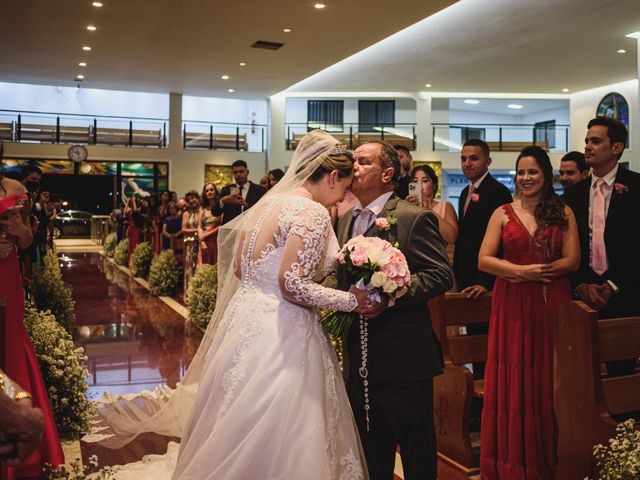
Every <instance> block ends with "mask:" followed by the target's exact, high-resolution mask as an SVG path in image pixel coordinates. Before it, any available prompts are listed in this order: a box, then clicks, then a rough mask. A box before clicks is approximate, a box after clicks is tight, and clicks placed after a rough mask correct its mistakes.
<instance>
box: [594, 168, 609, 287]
mask: <svg viewBox="0 0 640 480" xmlns="http://www.w3.org/2000/svg"><path fill="white" fill-rule="evenodd" d="M603 188H604V180H603V179H601V178H599V179H598V180H596V183H595V189H594V192H593V203H592V204H591V209H592V218H591V269H592V270H593V271H594V272H596V273H597V274H598V275H602V274H603V273H604V272H606V271H607V249H606V246H605V244H604V225H605V220H606V215H605V204H604V191H603Z"/></svg>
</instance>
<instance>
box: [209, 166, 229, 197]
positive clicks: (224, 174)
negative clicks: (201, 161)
mask: <svg viewBox="0 0 640 480" xmlns="http://www.w3.org/2000/svg"><path fill="white" fill-rule="evenodd" d="M233 182H234V179H233V172H232V169H231V165H205V166H204V183H205V184H207V183H213V184H214V185H215V186H216V188H217V189H218V191H220V189H221V188H222V187H224V186H226V185H229V184H230V183H233Z"/></svg>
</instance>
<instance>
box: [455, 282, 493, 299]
mask: <svg viewBox="0 0 640 480" xmlns="http://www.w3.org/2000/svg"><path fill="white" fill-rule="evenodd" d="M486 292H487V289H486V288H484V287H483V286H482V285H480V284H476V285H470V286H468V287H467V288H465V289H463V290H462V291H461V292H460V293H462V294H464V295H466V296H467V298H471V299H476V298H478V297H479V296H480V295H482V294H483V293H486Z"/></svg>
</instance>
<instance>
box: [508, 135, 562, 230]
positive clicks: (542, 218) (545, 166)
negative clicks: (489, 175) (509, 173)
mask: <svg viewBox="0 0 640 480" xmlns="http://www.w3.org/2000/svg"><path fill="white" fill-rule="evenodd" d="M524 157H533V158H534V159H535V161H536V163H537V164H538V167H539V168H540V170H542V174H543V175H544V187H543V188H542V197H541V198H540V203H538V205H536V209H535V212H534V216H535V219H536V223H537V224H538V230H542V229H543V228H544V227H547V226H549V225H560V226H561V227H563V228H564V227H566V226H567V225H568V224H569V221H568V219H567V215H566V214H565V212H564V201H563V200H562V198H560V196H559V195H557V194H556V192H555V191H554V190H553V167H552V166H551V160H550V159H549V155H547V152H545V151H544V150H543V149H542V148H540V147H536V146H529V147H525V148H523V149H522V151H521V152H520V155H518V160H516V172H517V171H518V164H519V163H520V159H521V158H524Z"/></svg>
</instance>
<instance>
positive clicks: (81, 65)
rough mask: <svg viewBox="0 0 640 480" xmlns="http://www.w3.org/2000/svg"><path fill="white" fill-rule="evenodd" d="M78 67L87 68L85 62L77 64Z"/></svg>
mask: <svg viewBox="0 0 640 480" xmlns="http://www.w3.org/2000/svg"><path fill="white" fill-rule="evenodd" d="M78 66H79V67H86V66H87V62H80V63H79V64H78Z"/></svg>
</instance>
